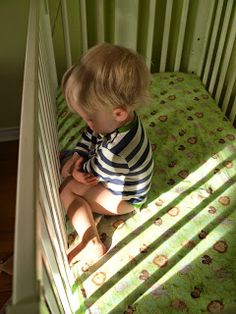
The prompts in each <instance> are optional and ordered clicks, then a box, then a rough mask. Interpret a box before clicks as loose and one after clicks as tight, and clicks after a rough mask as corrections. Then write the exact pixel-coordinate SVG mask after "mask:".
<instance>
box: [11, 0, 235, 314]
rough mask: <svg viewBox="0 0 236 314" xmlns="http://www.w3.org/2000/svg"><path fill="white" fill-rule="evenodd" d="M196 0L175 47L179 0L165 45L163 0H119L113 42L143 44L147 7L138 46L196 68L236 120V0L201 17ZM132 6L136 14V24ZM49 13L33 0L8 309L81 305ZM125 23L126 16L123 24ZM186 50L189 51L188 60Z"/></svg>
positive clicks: (98, 10)
mask: <svg viewBox="0 0 236 314" xmlns="http://www.w3.org/2000/svg"><path fill="white" fill-rule="evenodd" d="M191 1H192V0H183V1H182V2H181V4H182V7H181V11H180V15H179V18H178V21H175V22H176V25H177V26H178V29H175V35H176V36H177V40H176V43H175V48H173V47H172V45H170V44H169V39H170V37H171V36H172V35H171V32H170V29H172V30H173V24H172V23H173V21H172V17H173V16H174V12H173V7H174V5H175V3H174V2H175V1H174V0H167V1H165V2H162V8H164V12H163V13H162V16H163V20H162V40H161V45H160V47H158V48H157V46H155V45H154V42H156V41H157V39H156V36H157V34H156V33H155V30H156V29H157V23H158V21H157V19H158V17H157V16H156V12H157V10H156V6H158V5H160V1H156V0H150V1H146V2H145V1H138V0H137V1H130V0H129V1H128V0H127V1H123V0H116V1H114V2H112V3H113V4H112V5H113V9H114V14H115V20H114V23H115V27H114V34H113V39H114V42H115V43H119V44H124V45H128V43H132V44H130V46H131V47H132V48H134V49H137V42H138V40H137V31H138V25H137V19H138V15H139V14H140V10H141V9H142V8H144V7H145V9H146V10H145V13H146V16H145V17H144V20H145V21H144V30H145V32H144V33H145V34H144V37H145V38H144V39H143V41H142V44H140V45H139V50H140V51H141V52H142V53H143V54H144V56H145V57H146V59H147V63H148V66H149V67H150V68H151V63H152V60H153V59H155V54H156V55H158V56H159V59H160V62H159V63H158V71H160V72H164V71H166V69H168V70H172V71H184V70H185V71H187V72H195V73H197V75H198V76H199V77H200V78H201V79H202V82H203V84H204V85H205V86H206V88H207V89H208V90H209V92H210V93H211V94H212V95H213V97H214V98H215V100H216V102H217V104H219V106H220V107H221V108H222V110H223V112H224V113H227V116H228V117H229V119H230V120H231V122H232V124H233V122H234V120H235V116H236V41H235V36H236V3H235V1H233V0H227V1H224V0H219V1H214V0H212V1H209V3H208V8H209V11H208V12H204V17H203V18H202V19H201V18H200V15H201V12H202V10H204V5H205V1H199V3H200V4H199V5H198V6H197V8H198V10H199V11H197V12H195V14H193V10H194V9H195V8H196V6H195V5H196V1H194V6H193V7H192V8H190V5H191ZM66 3H67V2H66V1H63V0H61V10H62V16H63V30H64V36H65V51H66V55H67V64H68V66H69V65H70V64H71V62H72V61H71V49H70V40H69V28H68V25H69V23H68V18H69V17H68V16H67V9H66ZM163 3H164V4H163ZM106 4H107V3H106ZM79 5H80V12H81V23H82V30H81V31H82V33H81V40H82V43H83V50H84V51H85V50H86V49H87V48H88V29H87V27H86V25H87V22H86V19H88V18H89V16H88V15H89V12H88V10H87V11H86V1H84V0H81V1H79ZM104 5H105V1H103V0H101V1H96V6H95V8H94V10H95V14H96V17H97V23H98V28H97V38H98V40H100V41H103V40H104V15H105V13H104V12H105V9H104ZM163 5H164V7H163ZM131 13H132V16H133V18H132V24H131V25H129V20H128V17H129V16H130V14H131ZM48 14H49V12H48V3H47V1H43V0H31V5H30V14H29V24H28V37H27V45H26V58H25V73H24V86H23V98H22V115H21V131H20V149H19V164H18V165H19V168H18V183H17V204H16V224H15V249H14V285H13V297H12V305H11V306H10V307H9V308H8V313H17V314H18V313H24V314H27V313H30V314H31V313H34V314H36V313H56V314H57V313H74V312H75V311H76V309H78V308H79V304H78V303H79V299H78V296H77V295H73V293H72V284H73V275H72V273H71V271H70V268H69V266H68V263H67V257H66V253H65V250H66V248H67V236H66V230H65V213H64V211H63V208H62V206H61V204H60V199H59V194H58V188H59V185H60V182H61V181H60V175H59V162H58V139H57V125H56V108H55V101H56V97H55V96H56V90H57V87H58V79H57V74H56V65H55V58H54V48H53V41H52V35H51V26H50V19H49V15H48ZM189 15H191V16H192V17H195V18H196V23H195V29H193V30H189V29H187V28H186V25H187V17H188V16H189ZM102 21H103V22H102ZM120 23H123V26H122V27H121V25H120ZM160 23H161V22H160ZM202 23H204V24H203V25H204V26H203V25H202ZM119 25H120V27H119ZM129 26H130V27H131V28H133V30H134V29H135V34H136V37H135V38H133V37H132V36H131V35H130V34H131V33H129V31H128V30H127V33H128V34H127V36H126V37H125V38H126V39H125V41H124V42H122V40H121V37H122V32H123V31H124V29H126V27H129ZM186 36H187V37H188V41H187V44H186V41H185V40H186ZM131 37H132V38H131ZM200 37H201V44H199V38H200ZM186 45H188V47H187V46H186ZM186 51H188V53H189V57H188V58H185V59H184V62H182V58H183V53H186Z"/></svg>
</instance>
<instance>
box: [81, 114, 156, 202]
mask: <svg viewBox="0 0 236 314" xmlns="http://www.w3.org/2000/svg"><path fill="white" fill-rule="evenodd" d="M75 151H77V152H78V153H79V155H81V156H83V157H85V159H86V161H85V163H84V165H83V170H84V171H85V172H88V173H91V174H92V175H94V176H96V177H97V178H98V180H99V182H102V183H103V184H104V185H105V186H106V188H107V189H109V190H110V191H111V192H112V193H114V194H115V195H122V199H123V200H126V201H128V202H130V203H131V204H137V205H138V204H142V203H144V202H145V200H146V198H147V193H148V191H149V189H150V186H151V179H152V174H153V158H152V149H151V145H150V143H149V140H148V137H147V134H146V132H145V130H144V127H143V125H142V123H141V121H140V119H139V118H138V117H137V116H135V119H134V120H133V121H132V122H131V123H130V124H128V125H127V126H124V127H121V128H119V129H117V130H115V131H114V132H112V133H110V134H107V135H101V134H96V133H94V132H93V131H92V130H91V129H90V128H89V127H87V129H86V131H85V132H84V133H83V134H82V138H81V141H80V142H79V143H78V144H77V146H76V148H75Z"/></svg>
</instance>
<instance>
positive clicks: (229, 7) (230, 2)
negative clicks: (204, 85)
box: [209, 0, 233, 103]
mask: <svg viewBox="0 0 236 314" xmlns="http://www.w3.org/2000/svg"><path fill="white" fill-rule="evenodd" d="M232 7H233V0H228V2H227V7H226V12H225V16H224V23H223V27H222V30H221V34H220V41H219V45H218V49H217V54H216V58H215V62H214V66H213V72H212V75H211V80H210V85H209V91H210V93H211V94H212V93H213V90H214V86H215V83H216V78H217V74H218V70H219V67H220V61H221V57H222V53H223V49H224V43H225V38H226V33H227V29H228V25H229V20H230V15H231V10H232ZM226 53H227V55H226V56H224V63H223V66H222V71H223V73H222V71H221V78H222V79H223V80H224V76H225V74H226V71H227V66H226V64H227V59H226V58H228V59H229V57H230V55H229V54H230V52H229V51H227V50H226ZM220 84H221V85H223V81H222V82H220ZM220 84H219V85H218V87H219V86H220ZM219 91H220V89H219ZM216 101H217V103H218V101H219V95H218V99H217V98H216Z"/></svg>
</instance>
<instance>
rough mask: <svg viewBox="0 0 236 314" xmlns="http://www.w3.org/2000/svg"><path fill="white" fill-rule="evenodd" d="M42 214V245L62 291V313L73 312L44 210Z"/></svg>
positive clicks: (55, 280) (55, 279) (57, 284)
mask: <svg viewBox="0 0 236 314" xmlns="http://www.w3.org/2000/svg"><path fill="white" fill-rule="evenodd" d="M40 212H41V215H40V225H41V229H42V234H43V235H44V237H43V238H42V246H43V251H44V252H45V255H46V256H47V258H48V260H49V261H50V270H51V272H52V276H53V280H54V282H55V285H56V287H57V290H58V291H60V299H61V302H62V304H63V308H64V311H63V312H62V313H68V314H71V313H73V311H72V309H71V306H70V302H69V301H68V297H67V295H66V291H65V289H64V284H63V281H62V276H61V274H60V268H59V267H58V265H57V261H56V259H55V253H54V251H53V246H52V243H51V240H50V236H49V234H48V229H47V226H46V224H45V220H44V218H43V215H42V211H40Z"/></svg>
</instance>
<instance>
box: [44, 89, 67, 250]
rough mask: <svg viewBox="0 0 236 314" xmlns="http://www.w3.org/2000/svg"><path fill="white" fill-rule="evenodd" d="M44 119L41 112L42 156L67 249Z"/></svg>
mask: <svg viewBox="0 0 236 314" xmlns="http://www.w3.org/2000/svg"><path fill="white" fill-rule="evenodd" d="M39 97H40V98H41V97H42V96H41V95H40V96H39ZM43 119H44V116H42V113H41V110H40V113H39V125H40V131H41V132H42V134H45V135H46V136H42V142H43V147H44V154H43V156H42V159H44V161H43V163H44V162H45V167H46V169H47V171H48V173H49V177H50V180H49V181H48V189H49V190H50V191H51V197H52V205H53V206H54V208H55V209H57V211H58V212H57V218H58V220H59V225H60V232H61V233H62V237H63V243H64V248H66V245H67V240H66V230H65V220H64V219H63V218H64V216H63V215H62V212H63V211H62V208H61V203H60V200H59V191H58V188H59V187H58V185H57V184H56V181H55V174H54V171H53V164H52V161H51V158H50V151H49V149H48V147H49V145H50V143H49V141H48V139H47V138H48V135H47V132H46V130H45V128H44V126H43V122H42V120H43Z"/></svg>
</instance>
